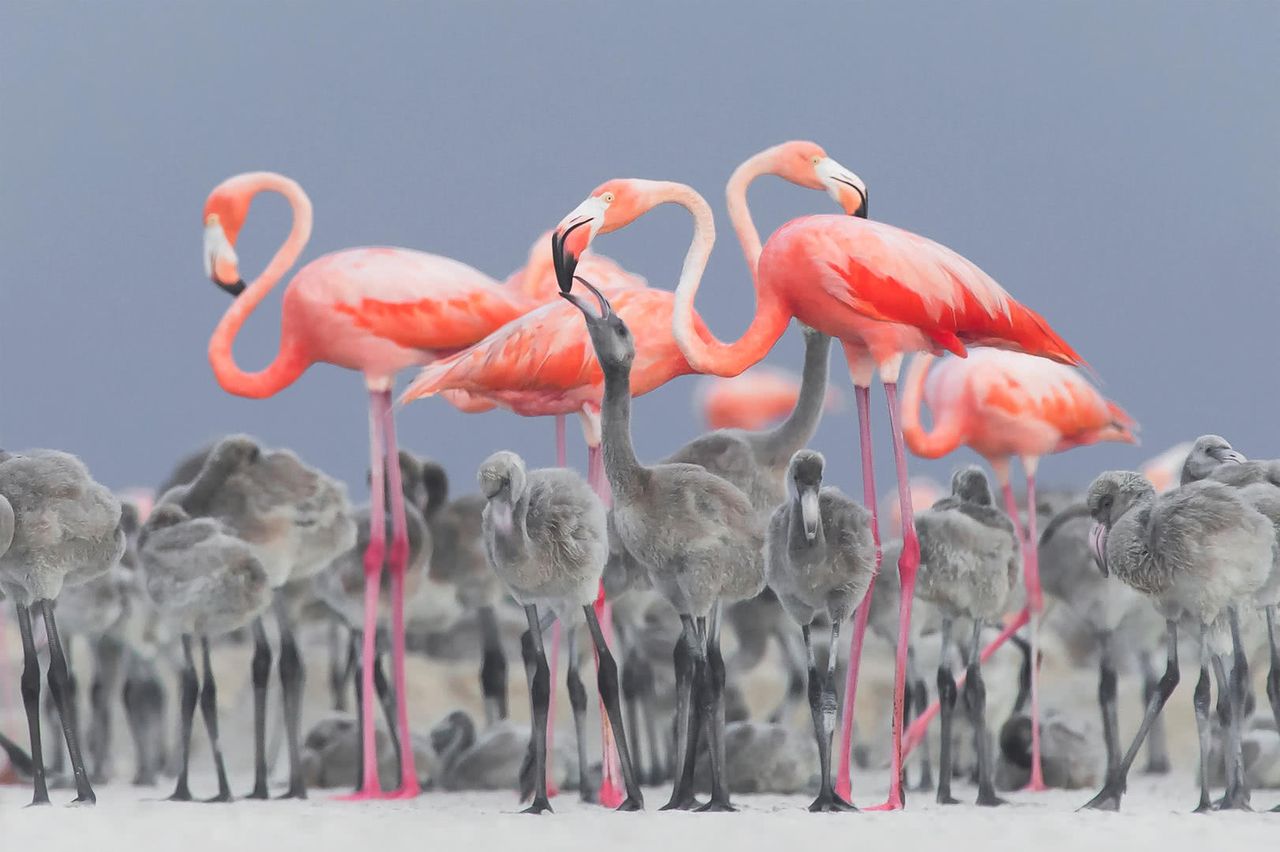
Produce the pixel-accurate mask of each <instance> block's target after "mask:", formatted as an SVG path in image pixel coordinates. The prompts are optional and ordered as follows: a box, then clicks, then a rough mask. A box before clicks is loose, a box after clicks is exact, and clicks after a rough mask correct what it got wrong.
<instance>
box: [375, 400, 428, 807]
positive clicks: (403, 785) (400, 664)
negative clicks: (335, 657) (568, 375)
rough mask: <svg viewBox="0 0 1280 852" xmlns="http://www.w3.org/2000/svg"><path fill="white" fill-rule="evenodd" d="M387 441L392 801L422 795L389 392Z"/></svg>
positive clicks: (405, 546) (404, 535) (404, 533)
mask: <svg viewBox="0 0 1280 852" xmlns="http://www.w3.org/2000/svg"><path fill="white" fill-rule="evenodd" d="M382 405H383V417H384V419H385V427H384V430H383V431H384V432H385V434H386V437H387V453H386V457H387V491H388V492H389V493H390V495H391V553H390V558H389V559H388V567H389V568H390V569H391V669H392V677H393V679H394V683H395V692H396V727H397V728H399V729H400V789H399V790H397V791H396V793H395V798H401V799H412V798H414V797H415V796H417V795H418V794H419V793H421V792H422V788H421V787H420V786H419V785H418V772H417V769H416V768H415V767H414V765H413V737H412V734H411V733H410V731H409V681H408V678H407V676H406V674H405V649H404V580H405V577H404V575H405V571H406V570H407V569H408V565H409V526H408V523H407V521H406V520H405V516H404V486H403V484H402V483H401V481H400V450H399V448H398V447H397V445H396V421H395V414H394V413H393V412H392V410H391V391H386V392H384V394H383V402H382Z"/></svg>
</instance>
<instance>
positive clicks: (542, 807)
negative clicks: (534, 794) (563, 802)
mask: <svg viewBox="0 0 1280 852" xmlns="http://www.w3.org/2000/svg"><path fill="white" fill-rule="evenodd" d="M520 813H522V814H550V813H555V811H553V810H551V803H550V802H548V801H547V800H546V799H534V800H533V804H532V805H530V806H529V807H527V808H525V809H524V810H522V811H521V812H520Z"/></svg>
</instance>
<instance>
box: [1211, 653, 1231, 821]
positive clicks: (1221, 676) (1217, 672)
mask: <svg viewBox="0 0 1280 852" xmlns="http://www.w3.org/2000/svg"><path fill="white" fill-rule="evenodd" d="M1210 663H1212V665H1213V676H1214V678H1215V679H1216V680H1217V682H1218V704H1217V713H1216V714H1215V716H1216V718H1215V721H1216V723H1217V725H1218V730H1219V733H1220V735H1221V737H1222V743H1223V745H1222V763H1223V766H1222V772H1223V778H1224V779H1225V780H1226V792H1225V793H1224V794H1223V796H1222V798H1221V799H1219V800H1218V801H1217V802H1215V803H1214V808H1215V809H1217V808H1221V807H1223V806H1224V805H1225V804H1226V802H1227V800H1228V799H1229V798H1230V797H1231V795H1232V793H1233V792H1234V791H1235V788H1236V784H1237V779H1236V764H1235V761H1233V760H1232V759H1231V752H1232V743H1231V736H1232V734H1231V730H1232V728H1231V676H1230V675H1229V674H1228V673H1227V666H1226V663H1224V662H1223V659H1222V657H1221V656H1219V655H1218V654H1213V655H1212V656H1211V659H1210Z"/></svg>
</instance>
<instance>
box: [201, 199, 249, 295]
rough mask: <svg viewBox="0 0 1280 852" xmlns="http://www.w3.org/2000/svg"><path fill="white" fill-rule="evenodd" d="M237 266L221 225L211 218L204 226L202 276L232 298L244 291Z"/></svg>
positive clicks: (232, 249) (233, 250)
mask: <svg viewBox="0 0 1280 852" xmlns="http://www.w3.org/2000/svg"><path fill="white" fill-rule="evenodd" d="M238 266H239V260H238V258H237V257H236V250H235V249H234V248H233V247H232V246H231V241H230V240H228V239H227V235H226V232H224V231H223V230H222V225H221V224H220V223H219V222H218V221H217V220H216V219H214V218H212V217H211V218H210V221H208V222H206V223H205V226H204V274H205V275H207V276H209V279H210V280H211V281H213V283H214V284H216V285H217V286H218V287H219V288H221V289H222V290H223V291H225V292H227V293H229V294H231V296H232V297H233V298H234V297H235V296H239V295H240V294H241V293H243V292H244V290H245V285H244V281H243V280H242V279H241V278H240V271H239V268H238Z"/></svg>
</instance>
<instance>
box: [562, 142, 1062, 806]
mask: <svg viewBox="0 0 1280 852" xmlns="http://www.w3.org/2000/svg"><path fill="white" fill-rule="evenodd" d="M810 156H811V157H813V158H814V159H813V161H812V166H813V168H814V171H815V172H816V173H817V175H818V177H819V185H820V186H822V187H824V188H826V189H827V190H828V192H830V193H831V194H832V195H833V196H834V197H836V198H837V199H838V200H840V201H841V203H842V205H843V206H844V207H845V212H846V213H852V214H854V215H853V216H832V215H818V216H805V217H802V218H800V219H795V220H792V221H791V222H788V223H787V224H785V225H783V226H782V227H781V228H779V229H778V230H777V231H776V232H774V234H773V236H771V237H770V238H769V241H768V242H767V243H766V244H765V246H764V248H763V249H762V251H761V254H760V257H759V261H758V263H757V277H756V282H755V291H756V313H755V316H754V317H753V318H752V321H751V324H750V325H749V326H748V328H747V330H746V332H745V333H744V334H743V335H742V336H741V337H740V338H739V339H738V340H737V341H735V342H733V343H724V342H722V341H719V340H717V339H715V338H714V337H713V336H711V335H710V334H706V335H704V334H701V333H700V332H699V331H698V328H697V326H696V322H695V317H696V313H695V312H694V296H695V295H696V293H697V290H698V287H699V285H700V283H701V279H702V272H703V269H704V268H705V265H706V254H707V253H708V252H709V251H710V241H711V239H713V234H714V229H713V226H712V225H711V221H710V215H709V210H708V209H707V208H706V204H705V202H701V203H699V202H700V201H701V199H700V198H697V197H696V193H693V192H692V190H687V187H686V188H685V190H687V191H679V190H674V189H673V188H668V189H667V190H665V191H655V189H654V188H653V187H648V186H643V185H637V184H640V183H641V182H637V181H631V182H618V181H613V182H610V183H606V184H604V185H602V186H601V187H599V188H598V189H597V190H596V191H595V192H594V193H593V194H592V195H591V196H590V197H588V198H587V199H586V200H585V201H583V202H582V204H580V205H579V206H578V207H577V208H576V209H575V210H574V211H573V213H571V214H570V215H569V217H567V218H566V219H565V220H564V221H563V222H562V223H561V225H560V227H559V228H558V229H557V231H556V237H555V239H556V266H557V272H558V273H559V275H558V278H559V282H560V289H561V290H562V291H564V292H568V290H569V289H570V288H571V286H572V284H573V270H574V264H575V263H576V258H577V257H580V256H581V255H582V253H583V252H584V251H586V249H587V247H588V246H589V245H591V243H592V241H593V240H594V239H595V237H596V236H598V235H599V234H602V233H609V232H611V231H615V230H618V229H619V228H623V227H625V226H627V225H629V224H630V223H631V222H633V221H635V220H636V219H637V218H639V217H640V216H642V215H643V214H644V213H646V212H648V211H649V210H651V209H652V208H653V207H655V206H657V205H658V204H661V203H665V202H674V203H677V204H681V205H683V206H685V207H686V208H687V209H688V210H689V211H690V213H691V214H692V215H693V217H694V223H695V233H694V239H693V242H692V244H691V245H690V247H689V252H688V254H687V255H686V257H685V264H684V268H683V269H682V271H681V275H680V283H679V285H678V286H677V288H676V304H675V312H674V315H673V317H672V330H673V334H674V336H675V339H676V342H677V344H678V345H679V346H680V349H681V351H682V352H683V353H684V355H685V357H686V358H687V359H688V362H689V364H690V366H691V367H693V368H694V369H695V370H699V371H703V372H712V373H715V374H717V375H736V374H738V373H740V372H742V371H743V370H744V369H746V368H747V367H749V366H750V365H751V364H754V363H755V362H757V361H759V360H760V359H761V358H763V357H764V356H765V354H767V352H768V351H769V349H770V348H771V347H772V346H773V344H774V343H775V342H776V341H777V339H778V337H779V336H780V335H781V334H782V329H784V328H785V327H786V322H787V320H788V319H790V318H791V317H793V316H794V317H795V318H797V319H799V320H800V321H801V322H803V323H805V324H806V325H809V326H810V327H812V328H814V329H816V330H818V331H821V332H823V333H825V334H828V335H830V336H832V337H835V338H838V339H839V340H840V341H841V343H842V344H843V346H844V350H845V357H846V359H847V360H848V362H849V371H850V374H851V376H852V378H853V382H854V385H855V389H856V391H857V393H856V397H857V401H858V420H859V437H860V444H861V450H862V463H863V489H864V496H865V498H866V501H867V504H868V506H870V507H874V505H875V502H874V500H875V485H874V481H875V480H874V472H873V470H872V467H871V429H870V419H869V417H870V395H869V394H870V385H871V380H872V378H873V376H874V375H875V374H876V373H877V372H878V373H879V375H880V379H881V381H882V383H884V386H885V396H886V398H887V401H888V406H889V419H890V430H891V434H892V438H893V446H894V462H895V468H896V472H897V480H898V499H899V504H900V510H901V513H902V517H903V519H904V521H903V548H902V556H901V558H900V559H899V566H898V567H899V572H898V573H899V581H900V583H901V585H902V595H901V606H900V609H899V634H900V635H899V643H898V655H897V656H898V659H897V671H896V673H895V676H894V704H893V755H892V761H891V779H890V790H889V797H888V800H887V801H886V802H885V803H884V804H883V805H881V806H879V807H881V808H891V809H896V808H900V807H902V804H903V797H902V705H903V692H904V689H905V686H906V649H907V644H908V643H907V639H908V632H909V629H910V621H911V601H912V598H913V597H914V591H915V580H916V573H917V571H918V569H919V564H920V552H919V551H920V548H919V541H918V539H917V537H916V533H915V528H914V524H913V523H912V522H911V491H910V485H909V484H908V476H907V469H906V455H905V450H904V448H903V443H902V433H901V430H900V429H899V428H898V422H897V418H898V404H897V380H898V373H899V370H900V369H901V365H902V359H903V356H904V355H905V354H907V353H909V352H915V351H941V350H950V351H953V352H956V353H957V354H963V353H964V352H965V351H966V349H965V347H966V345H967V344H968V345H972V344H984V345H989V346H996V347H999V348H1005V349H1014V350H1017V351H1022V352H1027V353H1029V354H1033V355H1042V356H1044V357H1048V358H1052V359H1054V360H1057V361H1061V362H1063V363H1068V364H1080V363H1083V362H1082V361H1081V359H1080V357H1079V356H1078V355H1077V354H1076V353H1075V351H1074V350H1072V349H1071V347H1070V346H1069V345H1067V343H1066V342H1065V341H1063V340H1062V339H1061V338H1060V337H1059V336H1058V335H1057V334H1056V333H1055V332H1054V331H1053V330H1052V329H1051V328H1050V327H1049V324H1048V323H1047V322H1045V320H1044V319H1043V318H1042V317H1040V316H1039V315H1038V314H1036V313H1035V312H1034V311H1032V310H1030V309H1029V308H1027V307H1025V306H1023V305H1021V304H1019V303H1018V302H1017V301H1015V300H1014V299H1013V298H1012V297H1011V296H1010V295H1009V294H1008V293H1007V292H1005V291H1004V289H1003V288H1001V287H1000V285H999V284H997V283H996V282H995V281H994V280H992V279H991V278H990V277H989V276H988V275H987V274H986V273H984V272H983V271H982V270H981V269H979V268H978V267H977V266H976V265H974V264H973V263H972V262H970V261H968V260H967V259H965V258H964V257H962V256H960V255H959V254H957V253H955V252H954V251H952V250H951V249H948V248H946V247H945V246H942V245H939V244H938V243H935V242H933V241H932V240H929V239H926V238H924V237H921V236H918V235H916V234H912V233H910V232H909V231H904V230H902V229H900V228H895V227H893V226H891V225H885V224H883V223H880V222H872V221H869V220H868V219H866V215H867V190H866V186H865V184H863V182H862V181H861V180H860V179H859V178H858V177H857V176H856V175H854V174H853V173H852V172H849V171H848V170H846V169H844V168H843V167H841V166H839V164H838V163H835V162H834V161H832V160H830V158H823V157H821V156H820V155H819V154H817V153H813V154H811V155H810ZM628 184H631V186H628ZM738 221H745V220H742V219H739V220H738ZM872 529H873V532H874V533H875V539H876V541H877V542H878V541H879V533H878V531H877V529H878V523H877V521H876V519H875V517H874V515H873V521H872ZM877 549H879V548H878V546H877ZM859 609H860V611H859V614H858V623H857V624H855V629H854V636H853V638H852V640H851V641H852V643H853V646H854V647H853V648H852V649H851V651H852V653H853V657H852V658H851V660H850V666H849V669H850V677H851V678H852V679H853V680H854V684H855V685H856V677H857V665H858V656H859V655H860V650H861V643H862V637H863V635H865V628H866V619H867V615H868V613H867V611H866V604H865V603H864V605H863V607H860V608H859ZM847 694H848V698H849V700H846V702H845V711H844V712H845V718H844V724H843V725H842V739H843V740H844V741H843V742H842V746H841V753H842V755H843V754H845V753H847V752H848V745H849V738H850V737H851V734H852V716H851V712H852V705H853V700H852V699H853V697H854V693H853V690H852V689H850V690H849V691H848V693H847ZM840 774H841V775H842V776H843V775H845V774H847V759H844V760H842V767H841V769H840ZM837 784H838V786H837V791H838V792H841V793H842V794H843V793H845V792H847V790H848V782H847V780H846V778H844V777H841V778H838V779H837Z"/></svg>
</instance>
